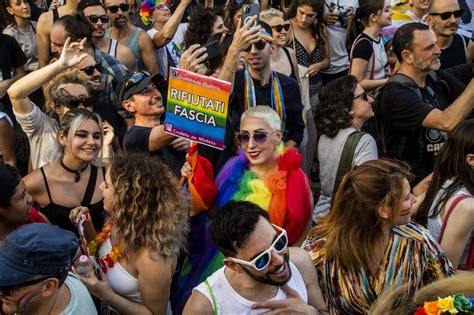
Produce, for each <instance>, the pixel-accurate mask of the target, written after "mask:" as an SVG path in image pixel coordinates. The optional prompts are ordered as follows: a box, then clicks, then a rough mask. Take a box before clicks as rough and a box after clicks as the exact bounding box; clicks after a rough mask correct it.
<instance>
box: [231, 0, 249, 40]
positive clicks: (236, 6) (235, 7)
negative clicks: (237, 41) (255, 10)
mask: <svg viewBox="0 0 474 315" xmlns="http://www.w3.org/2000/svg"><path fill="white" fill-rule="evenodd" d="M239 2H240V3H239ZM250 2H251V1H249V0H244V1H236V0H228V1H227V2H226V4H225V6H224V25H225V27H227V29H228V30H229V33H230V34H234V33H235V28H236V27H237V25H234V15H235V14H236V13H237V12H238V11H239V10H240V9H241V8H242V6H243V5H244V4H248V3H250Z"/></svg>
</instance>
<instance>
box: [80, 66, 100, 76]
mask: <svg viewBox="0 0 474 315" xmlns="http://www.w3.org/2000/svg"><path fill="white" fill-rule="evenodd" d="M94 69H97V71H99V72H101V71H102V64H100V63H97V64H95V65H93V66H88V67H85V68H82V69H80V70H81V71H82V72H84V73H85V74H87V75H88V76H91V75H93V74H94Z"/></svg>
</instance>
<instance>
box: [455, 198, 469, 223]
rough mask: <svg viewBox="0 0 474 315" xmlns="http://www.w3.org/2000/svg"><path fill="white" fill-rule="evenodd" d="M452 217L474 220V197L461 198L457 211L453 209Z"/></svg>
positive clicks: (467, 220)
mask: <svg viewBox="0 0 474 315" xmlns="http://www.w3.org/2000/svg"><path fill="white" fill-rule="evenodd" d="M452 217H453V218H456V219H457V220H462V221H464V220H466V222H474V198H466V199H463V200H461V201H460V202H459V203H458V204H457V206H456V211H453V213H452Z"/></svg>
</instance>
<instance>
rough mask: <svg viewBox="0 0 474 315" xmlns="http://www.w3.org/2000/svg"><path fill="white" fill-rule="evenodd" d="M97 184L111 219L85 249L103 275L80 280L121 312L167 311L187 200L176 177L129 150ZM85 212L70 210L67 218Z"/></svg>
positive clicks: (155, 161) (184, 232)
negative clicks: (88, 251) (87, 249)
mask: <svg viewBox="0 0 474 315" xmlns="http://www.w3.org/2000/svg"><path fill="white" fill-rule="evenodd" d="M137 161H140V163H137ZM100 188H101V189H102V192H103V195H104V208H105V210H106V211H107V212H108V214H109V218H108V220H107V222H106V224H105V226H104V228H103V230H102V231H101V232H100V233H98V234H97V235H96V238H95V239H94V241H92V242H90V244H89V249H90V251H91V252H92V253H93V252H94V251H95V252H97V253H98V257H99V259H98V260H99V264H100V266H101V269H102V271H103V272H101V276H102V277H101V278H102V279H101V280H99V279H98V278H97V277H95V275H94V273H93V272H89V275H88V277H80V279H81V280H82V281H83V282H84V284H85V285H86V286H87V288H88V289H89V291H90V292H91V293H92V294H94V295H95V296H96V297H97V298H99V299H100V300H101V301H103V302H104V303H105V304H107V305H109V306H110V307H111V308H112V309H114V310H115V311H117V312H118V313H120V314H165V313H167V312H170V307H169V303H168V300H169V295H170V285H171V280H172V277H173V274H174V271H175V270H176V265H177V258H178V254H179V252H180V250H181V249H182V248H183V247H184V244H185V240H186V236H187V230H188V223H187V219H188V211H189V209H188V208H189V207H188V202H187V201H186V200H185V198H184V194H183V193H182V191H181V189H180V187H179V184H178V182H177V180H176V179H175V177H174V175H173V174H172V173H171V171H170V170H169V169H168V167H167V166H166V165H165V164H163V162H161V161H160V160H158V159H156V158H153V157H150V156H148V155H144V154H138V153H132V154H129V155H127V156H124V157H116V158H115V160H113V161H112V163H111V166H110V168H109V170H107V173H106V175H105V181H104V182H103V183H102V184H101V186H100ZM84 212H86V210H85V209H84V208H76V209H74V210H73V211H71V215H70V219H71V221H73V222H76V219H77V218H78V217H79V216H80V215H81V214H83V213H84ZM104 272H105V273H104Z"/></svg>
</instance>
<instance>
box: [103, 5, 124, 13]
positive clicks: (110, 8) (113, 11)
mask: <svg viewBox="0 0 474 315" xmlns="http://www.w3.org/2000/svg"><path fill="white" fill-rule="evenodd" d="M119 8H120V10H122V12H127V11H128V10H130V5H129V4H128V3H120V4H119V5H111V6H110V7H107V10H109V11H110V12H111V13H117V11H118V9H119Z"/></svg>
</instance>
